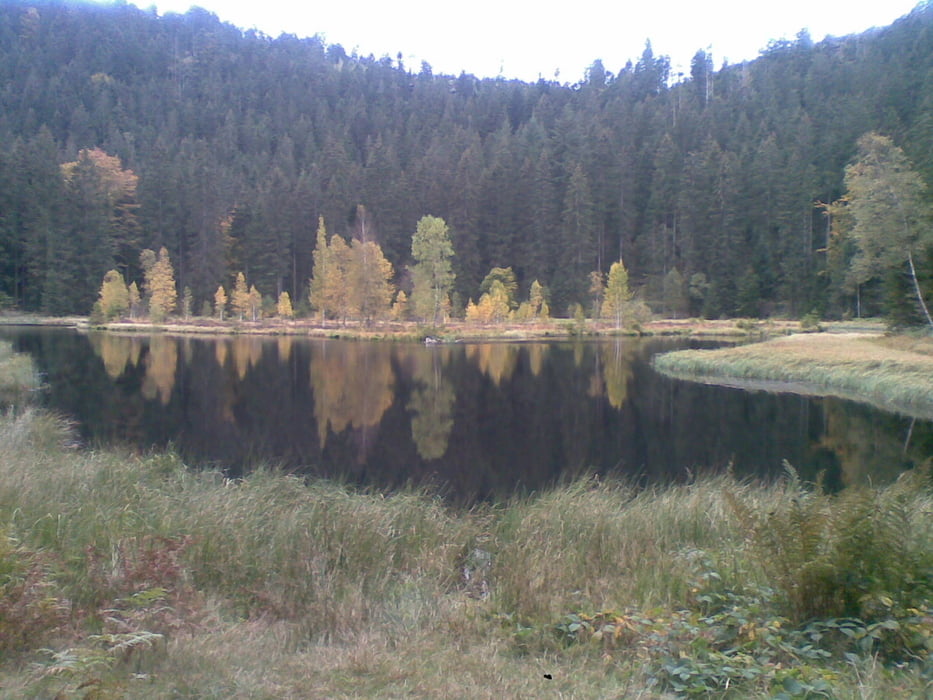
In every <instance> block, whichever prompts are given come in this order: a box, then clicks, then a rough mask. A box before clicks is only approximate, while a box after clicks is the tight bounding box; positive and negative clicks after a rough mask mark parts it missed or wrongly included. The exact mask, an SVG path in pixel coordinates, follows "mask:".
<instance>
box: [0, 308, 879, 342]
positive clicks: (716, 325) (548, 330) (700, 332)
mask: <svg viewBox="0 0 933 700" xmlns="http://www.w3.org/2000/svg"><path fill="white" fill-rule="evenodd" d="M0 325H30V326H65V327H73V328H79V329H87V328H90V327H91V326H90V325H89V323H88V319H87V318H75V317H69V318H47V317H41V316H35V315H26V314H12V313H7V314H2V315H0ZM879 327H880V326H879ZM94 328H95V329H97V330H110V331H115V332H119V333H174V334H192V335H237V334H247V335H296V336H306V337H314V338H346V339H359V340H400V341H417V342H421V341H423V340H424V339H425V338H426V337H432V338H436V339H439V340H441V341H443V342H454V341H458V342H469V341H481V342H487V341H490V340H504V341H534V340H554V339H564V338H578V337H614V336H633V337H635V336H683V337H714V338H749V337H752V338H761V337H767V336H770V335H776V334H786V333H794V332H798V331H800V330H801V325H800V323H799V322H797V321H787V320H768V321H758V320H750V319H737V320H704V319H696V318H693V319H658V320H653V321H649V322H647V323H643V324H640V325H638V326H637V327H630V328H623V329H618V328H616V327H615V326H614V325H613V324H612V323H610V322H608V321H599V320H593V319H587V320H585V321H576V320H571V319H545V320H537V321H534V322H503V323H489V324H480V323H466V322H463V321H451V322H449V323H447V324H445V325H444V326H443V327H441V328H429V327H427V326H424V325H422V324H419V323H415V322H412V321H380V322H377V323H375V324H373V325H371V326H366V325H362V324H356V323H350V324H341V323H338V322H336V321H328V322H327V323H326V324H321V323H320V322H319V321H318V320H316V319H311V318H301V319H293V320H284V319H277V318H267V319H263V320H261V321H256V322H251V321H236V320H228V321H219V320H217V319H213V318H200V317H192V318H191V319H189V320H187V321H185V320H183V319H180V318H173V319H169V320H168V321H166V322H164V323H151V322H149V321H147V320H138V321H119V322H112V323H106V324H103V325H101V326H94Z"/></svg>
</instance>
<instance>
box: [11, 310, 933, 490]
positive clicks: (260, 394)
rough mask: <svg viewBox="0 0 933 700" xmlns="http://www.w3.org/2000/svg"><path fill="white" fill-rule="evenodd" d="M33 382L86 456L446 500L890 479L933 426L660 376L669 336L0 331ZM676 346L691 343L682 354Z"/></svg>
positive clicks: (929, 439)
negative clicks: (707, 477) (722, 475)
mask: <svg viewBox="0 0 933 700" xmlns="http://www.w3.org/2000/svg"><path fill="white" fill-rule="evenodd" d="M0 337H8V338H12V339H13V341H14V345H15V347H16V349H17V350H19V351H26V352H29V353H31V354H32V355H33V356H34V358H35V360H36V362H37V364H38V367H39V369H40V371H41V372H43V373H44V374H45V377H46V381H47V383H48V389H47V391H46V392H45V393H44V398H43V400H44V401H45V403H46V404H47V405H48V406H49V407H50V408H53V409H55V410H57V411H59V412H62V413H64V414H66V415H68V416H70V417H72V418H73V419H74V420H75V421H77V423H78V426H79V430H80V433H81V436H82V438H83V440H84V441H85V442H86V443H88V444H90V445H110V444H121V445H129V446H131V447H132V448H134V449H138V450H148V449H151V448H153V447H164V446H167V445H172V446H174V448H175V449H176V450H177V451H178V452H180V453H181V454H182V456H183V457H184V458H185V459H186V460H188V461H189V463H191V464H196V465H204V466H210V467H216V468H220V469H223V470H225V471H227V472H228V473H230V474H231V475H237V474H241V473H243V472H244V471H248V470H249V469H250V468H252V467H254V466H256V465H258V464H274V465H281V466H284V467H286V468H288V469H290V470H293V471H296V472H299V473H303V474H310V475H320V476H326V477H330V478H337V479H342V480H346V481H348V482H351V483H354V484H362V485H367V486H372V487H375V488H379V489H391V488H393V487H397V486H400V485H403V484H406V483H430V484H433V485H436V486H438V487H440V488H441V489H442V490H443V492H444V493H445V494H446V495H447V496H449V497H450V498H451V499H453V500H456V501H460V502H472V501H475V500H476V499H486V498H496V497H502V496H506V495H508V494H510V493H514V492H516V491H530V490H537V489H541V488H545V487H547V486H548V485H549V484H552V483H554V482H555V481H557V480H559V479H562V478H572V477H573V476H576V475H579V474H582V473H586V472H596V473H600V474H614V475H620V476H623V477H625V478H628V479H631V480H634V481H637V482H639V483H657V482H663V481H667V480H671V479H683V478H686V477H688V476H689V475H690V474H691V473H697V472H710V471H719V470H722V469H724V468H726V466H727V465H729V464H731V465H733V468H734V470H735V472H736V473H737V474H738V475H739V476H763V477H767V476H770V475H775V474H779V473H781V470H782V462H783V461H784V460H787V461H788V462H790V463H791V464H793V465H794V466H795V467H796V468H797V469H798V471H800V473H801V475H802V476H804V477H805V478H814V477H815V476H816V474H817V473H818V472H820V471H825V474H826V480H827V483H828V484H829V485H830V486H840V485H842V484H846V483H852V482H859V481H864V480H866V479H869V478H870V479H871V480H873V481H874V482H876V483H877V482H883V481H887V480H890V479H891V478H893V477H894V476H896V474H897V473H899V472H900V471H901V470H903V469H905V468H909V467H911V466H913V465H914V464H916V463H919V462H920V461H922V460H923V459H925V458H926V457H928V456H930V455H933V424H931V423H930V422H929V421H919V420H918V421H914V420H912V419H911V418H909V417H903V416H897V415H893V414H888V413H884V412H880V411H877V410H875V409H872V408H869V407H866V406H862V405H860V404H856V403H852V402H849V401H843V400H839V399H835V398H808V397H802V396H797V395H790V394H772V393H766V392H761V391H756V392H748V391H743V390H740V389H731V388H722V387H712V386H705V385H699V384H692V383H689V382H682V381H677V380H672V379H668V378H666V377H663V376H661V375H660V374H658V373H657V372H655V371H654V370H653V369H652V368H651V367H650V358H651V356H652V355H653V354H655V353H657V352H661V351H666V350H673V349H678V348H681V347H687V346H691V344H690V343H688V342H687V341H683V340H680V341H669V340H632V339H620V340H610V341H600V342H586V343H584V342H577V343H571V342H564V343H550V344H544V343H535V344H515V343H482V344H456V345H442V346H431V347H425V346H421V345H417V344H407V343H375V342H353V341H339V340H311V339H299V338H293V337H280V338H260V337H252V336H238V337H232V338H206V339H199V338H191V337H178V338H176V337H170V336H164V335H154V336H122V335H114V334H103V333H90V334H80V333H77V332H74V331H69V330H50V329H41V330H37V329H10V328H7V329H2V330H0ZM692 346H697V344H696V343H693V344H692Z"/></svg>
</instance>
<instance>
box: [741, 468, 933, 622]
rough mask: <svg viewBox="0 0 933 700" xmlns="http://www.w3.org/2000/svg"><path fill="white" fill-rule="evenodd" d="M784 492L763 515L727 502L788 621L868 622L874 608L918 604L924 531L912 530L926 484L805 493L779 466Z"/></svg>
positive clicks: (931, 559) (923, 587)
mask: <svg viewBox="0 0 933 700" xmlns="http://www.w3.org/2000/svg"><path fill="white" fill-rule="evenodd" d="M785 468H786V472H787V475H786V477H785V480H784V484H783V489H782V490H781V491H780V492H779V493H778V494H777V496H776V501H775V502H774V503H773V504H772V505H773V507H772V508H769V509H768V511H767V512H766V513H762V512H760V509H759V511H756V510H755V509H753V508H750V507H749V506H748V505H747V504H745V503H743V502H742V501H741V500H740V499H739V498H738V497H737V496H736V495H735V494H730V495H729V496H727V500H728V502H729V503H730V504H731V507H732V510H733V512H734V514H735V515H736V518H737V520H738V523H739V525H740V527H742V528H743V529H744V531H745V532H747V533H748V545H749V551H750V553H751V555H752V557H753V558H754V559H755V560H756V562H757V563H758V565H759V566H760V567H761V568H762V570H763V571H764V572H765V574H766V576H767V577H768V579H769V580H770V583H771V585H772V586H773V587H774V588H775V589H777V590H779V591H780V592H781V593H782V595H783V598H784V600H785V603H786V605H787V608H788V609H787V614H788V616H789V617H791V618H793V619H795V620H796V621H798V622H800V621H804V620H807V619H811V618H830V617H860V618H862V619H865V620H869V621H870V620H871V619H872V617H873V613H872V609H873V608H872V605H873V601H877V600H879V599H880V598H884V599H885V600H891V601H892V605H901V606H917V605H921V604H924V603H925V601H926V598H927V597H928V595H929V593H930V584H929V580H930V573H931V571H933V553H931V548H930V542H931V539H933V538H931V537H930V534H929V533H930V528H929V527H928V526H926V525H925V524H924V525H922V526H920V527H917V523H915V520H916V518H915V516H914V514H915V513H916V512H918V510H922V508H921V506H920V505H919V504H920V502H921V501H922V499H923V498H925V493H926V484H927V483H928V479H927V478H926V477H925V475H924V474H923V473H918V474H914V475H910V476H908V477H905V478H903V479H901V480H900V481H898V482H897V483H896V484H894V485H893V486H890V487H888V488H886V489H872V488H867V487H865V488H856V487H850V488H848V489H846V490H844V491H843V492H842V493H840V494H838V495H833V494H827V493H826V492H825V491H824V490H823V488H822V484H820V483H817V484H815V485H813V486H812V487H810V488H808V487H807V486H805V485H804V484H803V483H801V481H800V479H799V477H798V475H797V473H796V471H795V470H794V469H793V468H792V467H790V466H789V465H785Z"/></svg>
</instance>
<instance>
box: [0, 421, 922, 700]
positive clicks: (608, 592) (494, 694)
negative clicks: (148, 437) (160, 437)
mask: <svg viewBox="0 0 933 700" xmlns="http://www.w3.org/2000/svg"><path fill="white" fill-rule="evenodd" d="M74 445H75V440H74V438H73V436H72V434H71V430H70V428H69V426H68V424H67V422H65V421H63V420H62V419H61V418H58V417H55V416H52V415H49V414H48V413H45V412H42V411H39V410H35V409H30V408H21V409H19V410H17V411H16V412H15V414H14V413H13V412H8V413H6V414H3V415H2V416H0V533H2V534H0V697H3V698H23V697H26V698H30V697H32V698H48V697H61V698H79V697H80V698H83V697H108V698H119V697H129V698H163V697H164V698H169V697H191V698H194V697H198V698H308V697H328V698H357V697H422V698H436V697H450V698H501V697H529V698H530V697H560V696H563V697H579V698H589V697H594V698H595V697H599V698H604V697H605V698H616V697H617V698H623V697H636V696H637V697H643V698H662V697H677V696H684V695H694V696H709V697H742V698H745V697H760V698H765V697H775V696H776V695H777V694H778V693H784V694H785V695H784V696H783V697H796V698H804V697H810V698H813V697H853V698H854V697H859V698H888V697H918V698H919V697H926V696H927V693H928V692H929V691H930V675H929V674H930V672H931V671H933V664H931V663H930V662H929V661H928V658H929V652H930V647H931V645H933V643H931V638H933V612H931V610H930V608H929V600H930V590H929V586H930V583H931V581H933V520H931V518H930V517H929V514H930V512H931V510H933V498H931V491H930V481H929V477H928V475H927V474H925V473H919V472H918V473H913V474H909V475H907V476H905V477H904V478H902V479H901V480H900V481H899V482H898V483H897V484H895V485H893V486H890V487H888V488H885V489H874V490H871V489H852V490H849V491H847V492H845V493H844V494H842V495H840V496H829V495H825V494H823V493H821V492H820V491H819V490H818V489H812V488H808V487H806V486H805V485H802V484H800V483H799V482H798V481H797V480H796V478H795V477H794V475H793V472H792V471H789V472H788V477H787V479H785V480H784V481H782V482H781V483H778V484H774V485H755V484H749V483H738V482H736V481H735V480H733V479H732V478H731V477H729V476H720V477H708V478H704V479H700V480H698V481H697V482H696V483H692V484H687V485H677V486H670V487H667V488H658V489H652V490H637V489H634V488H631V487H629V486H627V485H625V484H620V483H606V482H598V481H595V480H582V481H578V482H576V483H573V484H569V485H566V486H563V487H559V488H555V489H553V490H551V491H548V492H546V493H541V494H537V495H534V496H530V497H527V498H522V499H516V500H514V501H511V502H508V503H502V504H498V505H488V506H482V507H477V508H474V509H471V510H457V509H452V508H450V507H448V506H446V505H444V504H443V502H442V501H441V500H439V499H438V498H435V497H434V496H433V495H432V494H430V493H428V492H423V491H406V492H401V493H396V494H392V495H386V496H383V495H380V494H376V493H366V492H361V491H358V490H352V489H348V488H345V487H343V486H340V485H336V484H333V483H327V482H311V483H307V482H305V481H304V480H302V479H299V478H296V477H291V476H287V475H283V474H278V473H275V472H273V471H263V472H259V473H255V474H253V475H251V476H250V477H248V478H246V479H244V480H239V481H229V480H226V479H224V478H223V477H222V476H221V475H219V474H217V473H213V472H198V471H192V470H189V469H188V468H187V467H186V466H185V465H184V464H182V463H181V462H180V461H179V459H178V458H177V457H175V456H173V455H171V454H152V455H137V454H131V453H127V452H121V451H119V450H106V451H90V450H84V449H78V448H75V447H74ZM93 693H96V695H93Z"/></svg>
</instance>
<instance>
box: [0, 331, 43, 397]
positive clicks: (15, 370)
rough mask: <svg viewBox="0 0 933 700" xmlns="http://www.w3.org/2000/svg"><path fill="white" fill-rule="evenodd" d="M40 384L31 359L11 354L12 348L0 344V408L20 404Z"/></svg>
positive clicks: (5, 343)
mask: <svg viewBox="0 0 933 700" xmlns="http://www.w3.org/2000/svg"><path fill="white" fill-rule="evenodd" d="M40 385H41V382H40V380H39V375H38V374H37V372H36V368H35V365H34V363H33V361H32V358H31V357H30V356H29V355H27V354H25V353H16V352H13V346H12V344H10V343H7V342H0V408H3V407H4V406H10V405H12V404H21V403H23V401H24V399H26V397H28V395H29V394H30V392H33V391H36V390H37V389H38V388H39V386H40Z"/></svg>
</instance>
